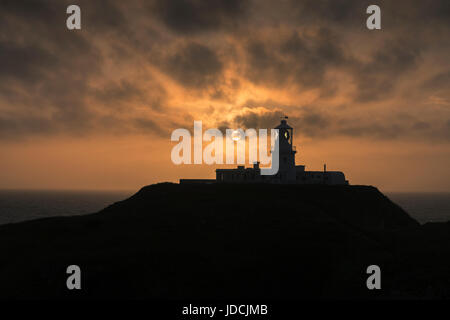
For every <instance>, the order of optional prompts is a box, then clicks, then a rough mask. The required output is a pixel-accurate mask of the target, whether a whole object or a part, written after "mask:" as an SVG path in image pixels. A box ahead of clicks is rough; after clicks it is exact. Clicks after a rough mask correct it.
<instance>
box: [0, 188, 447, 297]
mask: <svg viewBox="0 0 450 320" xmlns="http://www.w3.org/2000/svg"><path fill="white" fill-rule="evenodd" d="M449 240H450V224H449V223H428V224H425V225H420V224H419V223H418V222H416V221H415V220H414V219H412V218H411V217H410V216H409V215H408V214H407V213H406V212H405V211H404V210H403V209H402V208H400V207H399V206H397V205H396V204H395V203H393V202H392V201H390V200H389V199H388V198H387V197H386V196H384V195H383V194H382V193H381V192H379V191H378V190H377V189H376V188H374V187H369V186H325V185H316V186H305V185H270V184H265V185H244V184H242V185H237V184H233V185H227V184H214V185H179V184H171V183H161V184H156V185H151V186H147V187H144V188H142V189H141V190H140V191H139V192H137V193H136V194H135V195H133V196H132V197H130V198H128V199H126V200H124V201H120V202H117V203H115V204H113V205H111V206H109V207H107V208H105V209H103V210H101V211H100V212H98V213H95V214H91V215H85V216H73V217H56V218H45V219H40V220H34V221H28V222H23V223H17V224H10V225H3V226H0V252H2V255H0V283H1V287H2V290H1V291H0V298H13V299H17V298H31V299H34V298H38V299H45V298H71V299H72V298H80V299H85V298H87V299H91V298H92V299H95V298H149V299H227V298H228V299H230V298H233V299H239V298H243V299H246V298H251V299H298V298H313V299H314V298H331V299H333V298H339V299H342V298H352V299H354V298H362V299H367V298H374V299H380V298H381V299H396V298H402V299H403V298H449V297H450V278H449V277H448V270H450V258H449V257H450V255H449V253H450V241H449ZM71 264H76V265H79V266H80V267H81V270H82V290H80V291H77V290H73V291H69V290H67V288H66V279H67V276H68V275H67V274H66V268H67V266H68V265H71ZM372 264H376V265H379V266H380V267H381V272H382V275H381V282H382V289H381V290H368V289H367V287H366V279H367V278H368V276H369V275H367V274H366V268H367V267H368V266H369V265H372Z"/></svg>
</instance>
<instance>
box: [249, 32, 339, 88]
mask: <svg viewBox="0 0 450 320" xmlns="http://www.w3.org/2000/svg"><path fill="white" fill-rule="evenodd" d="M246 51H247V61H248V69H247V76H248V78H249V79H250V80H252V81H253V82H255V83H262V84H267V85H271V86H283V85H285V84H286V83H291V82H294V83H297V84H299V85H301V86H303V87H317V86H320V85H321V84H322V83H323V80H324V75H325V73H326V71H327V70H328V68H329V67H333V66H337V65H339V64H345V63H346V58H345V54H344V52H343V50H342V48H341V47H340V45H339V41H338V39H336V37H335V36H334V35H333V32H332V31H331V30H329V29H325V28H321V29H320V30H318V32H317V33H316V34H315V35H314V37H311V36H300V35H299V34H298V33H297V32H293V33H292V34H291V36H290V37H289V38H287V39H286V40H284V41H282V42H281V43H274V44H268V43H265V42H263V41H261V40H251V41H250V42H249V44H248V45H247V46H246Z"/></svg>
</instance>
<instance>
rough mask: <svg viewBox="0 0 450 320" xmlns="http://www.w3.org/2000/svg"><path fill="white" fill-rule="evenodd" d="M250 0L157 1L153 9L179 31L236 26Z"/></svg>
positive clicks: (174, 29) (186, 31)
mask: <svg viewBox="0 0 450 320" xmlns="http://www.w3.org/2000/svg"><path fill="white" fill-rule="evenodd" d="M247 5H248V1H247V0H208V1H202V0H172V1H155V2H154V3H153V5H152V6H151V12H152V13H154V14H155V15H156V17H157V18H159V19H161V20H162V21H163V23H164V24H165V25H166V26H167V27H168V28H169V29H170V30H172V31H175V32H177V33H180V34H190V33H199V32H205V31H218V30H221V29H224V28H231V27H234V26H236V25H237V24H238V23H239V22H240V21H242V19H243V18H244V17H245V14H246V12H247Z"/></svg>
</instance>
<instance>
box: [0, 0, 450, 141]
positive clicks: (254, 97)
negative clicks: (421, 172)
mask: <svg viewBox="0 0 450 320" xmlns="http://www.w3.org/2000/svg"><path fill="white" fill-rule="evenodd" d="M69 4H72V3H71V2H70V1H68V0H67V1H66V0H64V1H56V0H48V1H44V0H29V1H11V0H4V1H2V2H1V3H0V28H1V30H2V35H1V36H0V69H1V72H0V111H1V116H0V139H4V140H5V139H12V137H14V138H18V139H19V138H21V137H30V136H33V137H34V136H49V135H64V134H65V135H72V136H80V135H87V134H89V135H95V134H117V133H120V134H136V133H143V134H148V135H150V136H156V137H163V136H164V135H165V134H166V132H167V131H168V130H170V128H172V127H173V126H174V125H175V123H178V124H183V123H184V122H183V121H182V119H183V117H188V114H189V115H191V116H193V117H195V119H199V118H204V119H212V118H214V119H216V118H218V119H216V123H218V124H220V125H221V126H222V127H224V126H225V125H228V124H231V125H241V126H246V127H272V126H273V124H274V123H277V122H278V120H279V117H280V116H282V115H284V114H288V115H289V116H290V121H291V122H292V123H293V124H294V125H295V126H296V127H298V128H299V129H300V130H301V132H302V134H303V135H305V136H308V137H311V138H314V139H322V138H326V137H337V136H344V137H357V138H368V139H405V138H407V137H410V138H411V139H416V138H418V139H430V140H445V139H444V138H443V137H446V136H448V131H446V130H447V125H446V124H445V123H446V122H445V121H446V120H447V119H449V114H448V108H446V101H447V100H448V98H449V97H448V95H447V91H448V90H447V88H448V85H449V82H450V80H449V79H450V77H449V71H448V70H450V65H449V62H448V58H447V57H448V54H449V52H450V41H449V40H448V39H449V38H450V37H448V34H449V31H450V30H449V29H450V25H449V23H448V21H449V20H448V18H449V17H450V9H449V2H448V1H443V0H442V1H441V0H436V1H433V2H432V3H425V2H423V1H418V0H410V1H401V2H400V1H397V2H392V1H380V2H379V5H380V7H381V8H382V26H383V29H382V31H380V32H371V31H368V30H367V29H366V28H365V19H366V17H367V14H366V13H365V8H366V7H367V5H368V4H370V3H369V2H368V1H358V0H350V1H343V0H324V1H313V0H299V1H293V0H292V1H282V2H280V3H277V4H275V3H274V2H272V1H265V0H249V1H238V0H210V1H200V0H176V1H152V2H148V1H143V0H130V1H127V2H126V3H124V2H122V1H118V0H112V1H87V0H81V1H79V2H78V4H79V5H80V7H81V9H82V30H80V31H75V32H72V31H68V30H67V29H66V28H65V19H66V16H67V15H66V13H65V9H66V7H67V5H69ZM438 67H439V68H438ZM174 83H175V84H176V86H174ZM180 89H181V90H180ZM409 96H410V97H409ZM430 97H433V99H434V100H433V101H434V102H435V103H434V104H437V103H439V106H440V108H434V109H433V110H434V111H433V112H428V111H427V110H426V106H427V107H428V106H429V105H430ZM434 104H433V106H434ZM340 106H345V107H342V108H341V107H340ZM209 107H211V108H209ZM205 110H213V111H214V112H209V111H205ZM400 110H402V111H405V110H407V112H408V113H411V115H412V116H411V118H409V119H403V118H404V117H402V119H403V120H400V118H395V117H394V116H392V115H396V114H398V113H399V112H400ZM366 111H367V112H366ZM369 111H370V112H369ZM211 113H213V114H211ZM374 115H376V116H374ZM156 118H158V122H157V123H155V120H154V119H156ZM375 119H377V120H375ZM199 120H201V119H199ZM205 121H206V120H205ZM419 133H420V134H419ZM419 135H420V136H421V137H418V136H419Z"/></svg>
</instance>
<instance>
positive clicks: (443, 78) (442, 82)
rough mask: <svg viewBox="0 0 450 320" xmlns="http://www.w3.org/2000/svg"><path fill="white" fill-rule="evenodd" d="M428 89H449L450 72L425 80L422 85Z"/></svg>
mask: <svg viewBox="0 0 450 320" xmlns="http://www.w3.org/2000/svg"><path fill="white" fill-rule="evenodd" d="M423 87H424V88H428V89H450V71H444V72H440V73H438V74H436V75H435V76H433V77H432V78H430V79H428V80H426V81H425V82H424V84H423Z"/></svg>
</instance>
